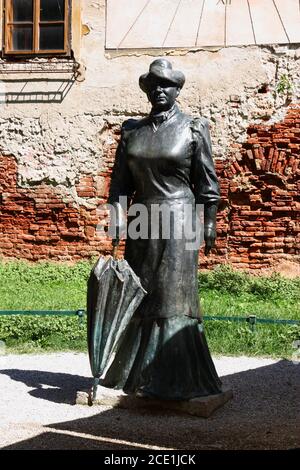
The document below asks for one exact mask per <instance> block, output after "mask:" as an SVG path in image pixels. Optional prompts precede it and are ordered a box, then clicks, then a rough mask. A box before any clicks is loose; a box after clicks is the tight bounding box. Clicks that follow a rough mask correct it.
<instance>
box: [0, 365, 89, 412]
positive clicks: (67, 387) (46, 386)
mask: <svg viewBox="0 0 300 470" xmlns="http://www.w3.org/2000/svg"><path fill="white" fill-rule="evenodd" d="M0 374H5V375H8V376H9V377H10V378H11V379H12V380H14V381H16V382H22V383H24V384H25V385H26V386H27V387H29V388H31V389H33V390H30V391H28V393H29V395H31V396H32V397H35V398H39V399H41V400H47V401H52V402H54V403H65V404H69V405H74V403H75V401H76V393H77V391H78V390H88V389H89V388H90V387H91V386H92V379H89V378H87V377H82V376H80V375H72V374H65V373H61V372H46V371H39V370H20V369H4V370H1V371H0Z"/></svg>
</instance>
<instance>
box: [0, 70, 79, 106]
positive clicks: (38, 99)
mask: <svg viewBox="0 0 300 470" xmlns="http://www.w3.org/2000/svg"><path fill="white" fill-rule="evenodd" d="M75 81H76V80H75V75H73V76H72V77H70V78H51V79H47V80H45V79H43V78H30V79H28V78H26V79H5V78H2V79H1V81H0V83H1V86H0V104H4V103H6V104H16V103H18V104H25V103H62V102H63V100H64V99H65V98H66V96H67V95H68V93H69V92H70V90H71V88H72V87H73V85H74V83H75ZM6 84H8V85H9V84H14V85H15V87H14V88H15V89H18V90H19V91H10V88H11V85H10V86H9V91H6ZM45 88H46V89H47V91H45Z"/></svg>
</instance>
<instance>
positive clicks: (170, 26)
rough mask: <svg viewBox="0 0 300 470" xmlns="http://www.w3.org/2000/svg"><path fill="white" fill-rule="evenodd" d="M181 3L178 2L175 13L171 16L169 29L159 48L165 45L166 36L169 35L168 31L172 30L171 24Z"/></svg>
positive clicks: (180, 0)
mask: <svg viewBox="0 0 300 470" xmlns="http://www.w3.org/2000/svg"><path fill="white" fill-rule="evenodd" d="M181 2H182V0H179V2H178V5H177V7H176V10H175V13H174V15H173V18H172V20H171V23H170V26H169V28H168V31H167V34H166V36H165V38H164V40H163V43H162V46H161V47H164V45H165V42H166V40H167V37H168V34H169V32H170V29H171V28H172V24H173V23H174V20H175V17H176V15H177V12H178V10H179V7H180V4H181Z"/></svg>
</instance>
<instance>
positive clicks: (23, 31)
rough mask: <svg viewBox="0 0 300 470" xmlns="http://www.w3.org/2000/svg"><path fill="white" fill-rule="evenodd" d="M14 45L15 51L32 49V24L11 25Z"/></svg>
mask: <svg viewBox="0 0 300 470" xmlns="http://www.w3.org/2000/svg"><path fill="white" fill-rule="evenodd" d="M11 28H12V45H13V50H14V51H31V50H32V38H33V34H32V26H16V25H13V26H11Z"/></svg>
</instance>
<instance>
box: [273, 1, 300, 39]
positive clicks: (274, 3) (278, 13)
mask: <svg viewBox="0 0 300 470" xmlns="http://www.w3.org/2000/svg"><path fill="white" fill-rule="evenodd" d="M299 1H300V0H299ZM273 5H274V7H275V9H276V11H277V15H278V16H279V19H280V22H281V25H282V27H283V29H284V32H285V35H286V37H287V39H288V41H289V43H290V42H291V40H290V38H289V35H288V33H287V30H286V28H285V26H284V23H283V20H282V18H281V15H280V12H279V10H278V8H277V5H276V2H275V0H273Z"/></svg>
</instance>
